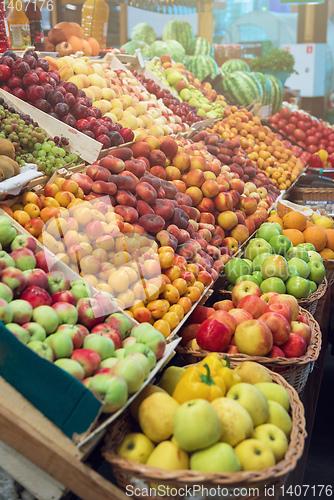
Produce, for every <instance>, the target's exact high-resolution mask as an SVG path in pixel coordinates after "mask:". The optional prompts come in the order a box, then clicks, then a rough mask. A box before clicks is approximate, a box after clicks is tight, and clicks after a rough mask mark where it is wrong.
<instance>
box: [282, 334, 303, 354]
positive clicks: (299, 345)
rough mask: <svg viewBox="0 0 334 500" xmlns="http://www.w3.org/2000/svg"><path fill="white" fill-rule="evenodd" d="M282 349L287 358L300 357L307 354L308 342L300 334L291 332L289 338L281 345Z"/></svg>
mask: <svg viewBox="0 0 334 500" xmlns="http://www.w3.org/2000/svg"><path fill="white" fill-rule="evenodd" d="M281 349H282V351H283V352H284V354H285V356H286V357H287V358H299V357H300V356H304V355H305V354H306V350H307V344H306V342H305V340H304V339H303V338H302V337H301V336H300V335H297V334H296V333H290V337H289V339H288V340H287V341H286V342H285V344H283V345H281Z"/></svg>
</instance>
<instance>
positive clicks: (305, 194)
mask: <svg viewBox="0 0 334 500" xmlns="http://www.w3.org/2000/svg"><path fill="white" fill-rule="evenodd" d="M291 198H292V200H291V201H295V200H303V201H334V188H333V189H332V188H299V187H295V188H294V189H293V191H292V193H291Z"/></svg>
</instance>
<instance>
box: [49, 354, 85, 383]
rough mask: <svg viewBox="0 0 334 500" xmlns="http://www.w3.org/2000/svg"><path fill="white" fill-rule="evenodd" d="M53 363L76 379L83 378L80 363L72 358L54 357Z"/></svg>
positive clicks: (83, 373)
mask: <svg viewBox="0 0 334 500" xmlns="http://www.w3.org/2000/svg"><path fill="white" fill-rule="evenodd" d="M54 364H55V365H56V366H58V367H59V368H61V369H62V370H64V371H65V372H67V373H69V374H70V375H72V377H74V378H76V379H77V380H83V379H84V378H85V370H84V369H83V368H82V366H81V365H80V363H78V362H77V361H74V359H67V358H59V359H56V361H55V362H54Z"/></svg>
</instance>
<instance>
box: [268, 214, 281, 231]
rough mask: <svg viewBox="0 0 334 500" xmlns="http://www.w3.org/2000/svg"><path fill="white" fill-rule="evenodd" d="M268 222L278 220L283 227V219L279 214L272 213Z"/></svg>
mask: <svg viewBox="0 0 334 500" xmlns="http://www.w3.org/2000/svg"><path fill="white" fill-rule="evenodd" d="M267 222H277V223H278V224H279V225H280V226H281V227H282V229H283V221H282V219H281V218H280V217H278V216H277V215H272V216H271V217H268V219H267Z"/></svg>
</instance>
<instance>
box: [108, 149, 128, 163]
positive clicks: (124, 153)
mask: <svg viewBox="0 0 334 500" xmlns="http://www.w3.org/2000/svg"><path fill="white" fill-rule="evenodd" d="M109 156H112V157H114V158H120V159H121V160H123V161H126V160H129V159H130V158H131V157H132V150H131V149H130V148H118V149H113V150H112V151H111V152H110V153H109V154H108V157H109Z"/></svg>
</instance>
